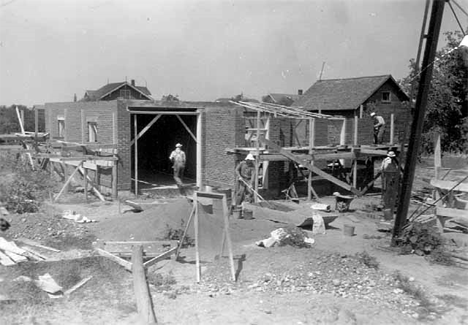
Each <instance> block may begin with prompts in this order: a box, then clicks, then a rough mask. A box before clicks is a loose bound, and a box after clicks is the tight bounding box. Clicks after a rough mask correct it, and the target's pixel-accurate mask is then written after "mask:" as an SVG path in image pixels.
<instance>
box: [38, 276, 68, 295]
mask: <svg viewBox="0 0 468 325" xmlns="http://www.w3.org/2000/svg"><path fill="white" fill-rule="evenodd" d="M34 284H35V285H36V286H38V287H39V288H40V289H42V290H44V291H45V292H47V294H48V295H49V297H50V298H61V297H63V292H62V287H61V286H59V285H58V284H57V282H55V280H54V279H53V278H52V276H51V275H50V274H49V273H46V274H44V275H42V276H39V280H34Z"/></svg>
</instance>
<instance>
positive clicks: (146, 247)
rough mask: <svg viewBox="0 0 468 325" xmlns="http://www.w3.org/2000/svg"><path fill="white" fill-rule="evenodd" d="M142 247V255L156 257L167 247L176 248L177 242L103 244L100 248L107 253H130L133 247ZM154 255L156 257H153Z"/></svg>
mask: <svg viewBox="0 0 468 325" xmlns="http://www.w3.org/2000/svg"><path fill="white" fill-rule="evenodd" d="M139 245H141V246H143V253H144V254H146V256H150V254H151V255H154V256H157V255H159V254H161V253H162V252H164V251H165V250H166V249H167V248H168V247H173V246H177V241H176V240H173V241H160V242H156V241H148V242H112V241H110V242H104V243H103V245H102V248H103V249H104V250H106V251H107V252H109V253H113V254H114V253H121V254H122V253H130V254H131V253H132V252H133V249H134V248H135V246H139ZM155 254H156V255H155Z"/></svg>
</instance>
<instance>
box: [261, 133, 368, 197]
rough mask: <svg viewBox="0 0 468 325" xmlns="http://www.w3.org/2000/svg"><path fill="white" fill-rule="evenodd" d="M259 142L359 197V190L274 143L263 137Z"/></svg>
mask: <svg viewBox="0 0 468 325" xmlns="http://www.w3.org/2000/svg"><path fill="white" fill-rule="evenodd" d="M260 141H262V142H263V143H265V144H266V145H268V146H269V147H270V148H273V149H275V150H277V151H278V152H279V153H280V154H282V155H284V156H285V157H288V158H289V159H291V160H292V161H295V162H297V163H298V164H301V165H302V166H304V167H306V168H307V169H309V170H310V171H312V172H314V173H315V174H317V175H319V176H322V177H323V178H325V179H327V180H329V181H330V182H332V183H334V184H336V185H338V186H340V187H341V188H343V189H345V190H347V191H351V192H353V193H354V194H356V195H359V196H360V195H361V192H360V191H359V190H357V189H356V188H354V187H352V186H351V185H349V184H347V183H345V182H343V181H342V180H339V179H338V178H336V177H334V176H332V175H330V174H328V173H326V172H324V171H322V170H321V169H320V168H317V167H315V166H313V165H311V164H310V163H309V162H308V161H306V160H302V159H299V158H297V157H296V156H295V155H294V154H292V153H290V152H287V151H286V150H283V149H282V148H281V147H280V146H278V145H277V144H276V143H274V142H272V141H270V140H267V139H265V138H264V137H261V138H260Z"/></svg>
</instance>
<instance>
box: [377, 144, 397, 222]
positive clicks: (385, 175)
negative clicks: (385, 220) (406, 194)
mask: <svg viewBox="0 0 468 325" xmlns="http://www.w3.org/2000/svg"><path fill="white" fill-rule="evenodd" d="M380 170H381V172H382V203H383V206H384V209H390V211H391V216H392V217H393V211H394V209H395V205H396V198H397V193H398V189H399V184H400V166H399V164H398V161H397V160H396V154H395V152H394V151H389V152H388V153H387V158H385V159H384V160H383V161H382V165H381V167H380Z"/></svg>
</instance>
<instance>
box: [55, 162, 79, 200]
mask: <svg viewBox="0 0 468 325" xmlns="http://www.w3.org/2000/svg"><path fill="white" fill-rule="evenodd" d="M82 163H83V161H81V163H80V164H79V165H78V167H76V168H75V170H74V171H73V173H71V175H70V177H68V179H67V181H66V182H65V184H63V187H62V189H61V190H60V192H59V193H58V194H57V196H56V197H55V199H54V202H57V200H58V199H59V197H60V196H61V195H62V193H63V192H64V191H65V189H66V188H67V187H68V184H70V182H71V180H72V178H73V176H75V174H76V172H77V171H78V170H79V168H80V166H81V164H82ZM51 165H52V161H51Z"/></svg>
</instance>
